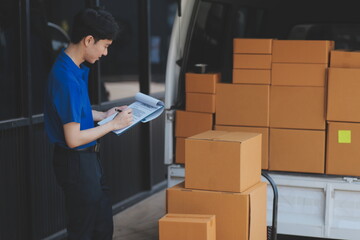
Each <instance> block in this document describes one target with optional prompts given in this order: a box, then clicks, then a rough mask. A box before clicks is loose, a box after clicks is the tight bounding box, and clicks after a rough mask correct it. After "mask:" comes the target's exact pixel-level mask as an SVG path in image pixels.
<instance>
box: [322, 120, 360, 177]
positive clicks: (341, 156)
mask: <svg viewBox="0 0 360 240" xmlns="http://www.w3.org/2000/svg"><path fill="white" fill-rule="evenodd" d="M327 131H328V132H327V148H326V174H335V175H348V176H360V148H359V146H360V123H346V122H343V123H340V122H329V123H328V130H327Z"/></svg>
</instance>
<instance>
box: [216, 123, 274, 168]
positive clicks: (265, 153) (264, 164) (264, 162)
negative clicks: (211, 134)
mask: <svg viewBox="0 0 360 240" xmlns="http://www.w3.org/2000/svg"><path fill="white" fill-rule="evenodd" d="M215 130H219V131H232V132H254V133H261V135H262V136H261V138H262V142H261V169H268V168H269V128H267V127H266V128H259V127H238V126H222V125H216V126H215Z"/></svg>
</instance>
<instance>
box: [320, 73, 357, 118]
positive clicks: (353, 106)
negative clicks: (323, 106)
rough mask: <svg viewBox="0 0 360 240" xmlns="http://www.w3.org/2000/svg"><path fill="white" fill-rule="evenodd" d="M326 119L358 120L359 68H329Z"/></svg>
mask: <svg viewBox="0 0 360 240" xmlns="http://www.w3.org/2000/svg"><path fill="white" fill-rule="evenodd" d="M327 97H328V102H327V120H331V121H343V122H360V69H355V68H330V69H329V79H328V96H327Z"/></svg>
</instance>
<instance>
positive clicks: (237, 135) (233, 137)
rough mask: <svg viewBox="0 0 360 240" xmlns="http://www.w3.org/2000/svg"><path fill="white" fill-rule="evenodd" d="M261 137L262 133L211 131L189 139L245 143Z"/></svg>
mask: <svg viewBox="0 0 360 240" xmlns="http://www.w3.org/2000/svg"><path fill="white" fill-rule="evenodd" d="M259 135H261V134H260V133H251V132H227V131H217V130H210V131H206V132H203V133H200V134H197V135H194V136H191V137H190V138H188V139H197V140H210V141H211V140H212V141H229V142H244V141H246V140H248V139H250V138H253V137H257V136H259Z"/></svg>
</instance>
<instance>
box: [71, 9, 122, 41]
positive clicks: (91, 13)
mask: <svg viewBox="0 0 360 240" xmlns="http://www.w3.org/2000/svg"><path fill="white" fill-rule="evenodd" d="M118 32H119V26H118V24H117V23H116V21H115V19H114V17H113V16H112V15H111V14H110V13H109V12H107V11H105V10H95V9H91V8H87V9H84V10H82V11H81V12H79V13H78V14H76V15H75V17H74V22H73V29H72V34H71V42H72V43H75V44H76V43H79V42H80V41H81V39H83V38H84V37H86V36H89V35H91V36H93V37H94V39H95V42H97V41H99V40H101V39H109V40H114V39H116V37H117V34H118Z"/></svg>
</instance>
